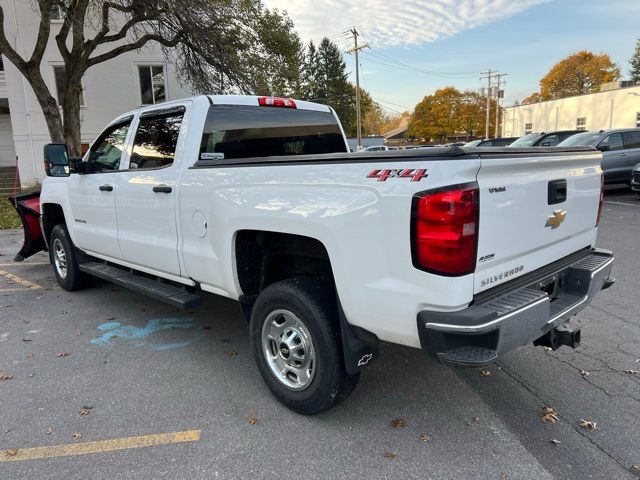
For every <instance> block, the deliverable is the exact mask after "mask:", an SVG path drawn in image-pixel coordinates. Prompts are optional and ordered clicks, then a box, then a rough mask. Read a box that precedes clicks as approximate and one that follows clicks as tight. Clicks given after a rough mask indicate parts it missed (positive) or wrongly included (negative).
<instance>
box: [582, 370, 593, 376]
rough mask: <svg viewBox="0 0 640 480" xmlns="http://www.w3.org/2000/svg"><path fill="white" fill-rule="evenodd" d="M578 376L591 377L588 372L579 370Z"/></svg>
mask: <svg viewBox="0 0 640 480" xmlns="http://www.w3.org/2000/svg"><path fill="white" fill-rule="evenodd" d="M580 375H582V376H583V377H588V376H589V375H591V372H590V371H589V370H580Z"/></svg>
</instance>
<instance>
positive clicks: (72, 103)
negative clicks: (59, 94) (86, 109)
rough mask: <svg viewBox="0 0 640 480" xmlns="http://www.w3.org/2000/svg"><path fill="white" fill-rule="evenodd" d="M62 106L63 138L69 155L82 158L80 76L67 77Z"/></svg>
mask: <svg viewBox="0 0 640 480" xmlns="http://www.w3.org/2000/svg"><path fill="white" fill-rule="evenodd" d="M67 78H68V80H67V85H66V89H65V94H64V104H63V105H62V110H63V115H64V138H65V140H66V144H67V146H68V147H69V155H70V156H72V157H80V156H82V140H81V135H80V127H81V124H80V98H81V95H82V83H81V81H80V79H81V78H82V76H81V75H80V76H78V75H68V76H67Z"/></svg>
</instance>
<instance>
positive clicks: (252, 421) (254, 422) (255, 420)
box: [247, 417, 258, 425]
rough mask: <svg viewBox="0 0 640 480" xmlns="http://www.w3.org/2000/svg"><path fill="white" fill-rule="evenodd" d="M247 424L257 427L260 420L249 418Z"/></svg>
mask: <svg viewBox="0 0 640 480" xmlns="http://www.w3.org/2000/svg"><path fill="white" fill-rule="evenodd" d="M247 423H248V424H249V425H257V424H258V419H257V418H254V417H249V418H247Z"/></svg>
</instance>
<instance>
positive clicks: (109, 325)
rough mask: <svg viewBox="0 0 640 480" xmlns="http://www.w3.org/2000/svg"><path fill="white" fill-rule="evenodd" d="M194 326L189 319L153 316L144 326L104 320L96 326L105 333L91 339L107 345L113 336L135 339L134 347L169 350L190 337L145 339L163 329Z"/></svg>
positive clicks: (186, 342)
mask: <svg viewBox="0 0 640 480" xmlns="http://www.w3.org/2000/svg"><path fill="white" fill-rule="evenodd" d="M193 327H195V324H194V323H193V322H192V321H191V320H189V319H179V318H154V319H153V320H149V322H148V323H147V325H146V326H145V327H144V328H140V327H135V326H133V325H122V324H121V323H120V322H106V323H103V324H101V325H99V326H98V330H101V331H103V332H105V333H103V334H102V335H100V336H99V337H96V338H94V339H92V340H91V343H92V344H93V345H98V346H103V347H104V346H108V345H111V344H112V343H111V340H113V339H114V338H122V339H124V340H134V341H136V347H148V348H150V349H152V350H158V351H161V350H169V349H172V348H179V347H184V346H186V345H189V344H190V343H191V339H187V340H182V341H178V342H171V343H164V344H162V343H160V344H154V343H147V341H146V339H147V337H149V335H152V334H154V333H157V332H161V331H163V330H169V329H171V328H182V329H190V328H193Z"/></svg>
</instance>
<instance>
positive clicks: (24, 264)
mask: <svg viewBox="0 0 640 480" xmlns="http://www.w3.org/2000/svg"><path fill="white" fill-rule="evenodd" d="M39 265H51V264H50V263H49V262H13V263H0V267H35V266H39Z"/></svg>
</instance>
